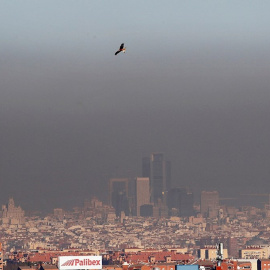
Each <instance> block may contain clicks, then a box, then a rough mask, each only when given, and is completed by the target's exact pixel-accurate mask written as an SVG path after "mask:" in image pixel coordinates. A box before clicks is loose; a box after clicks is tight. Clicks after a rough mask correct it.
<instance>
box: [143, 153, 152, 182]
mask: <svg viewBox="0 0 270 270" xmlns="http://www.w3.org/2000/svg"><path fill="white" fill-rule="evenodd" d="M142 177H149V178H150V157H143V159H142Z"/></svg>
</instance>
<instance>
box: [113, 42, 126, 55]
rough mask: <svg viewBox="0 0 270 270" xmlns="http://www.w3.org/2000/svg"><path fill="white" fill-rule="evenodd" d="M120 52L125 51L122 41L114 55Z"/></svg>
mask: <svg viewBox="0 0 270 270" xmlns="http://www.w3.org/2000/svg"><path fill="white" fill-rule="evenodd" d="M120 52H123V53H125V52H126V48H124V43H122V44H121V45H120V48H119V50H118V51H117V52H116V53H115V55H117V54H118V53H120Z"/></svg>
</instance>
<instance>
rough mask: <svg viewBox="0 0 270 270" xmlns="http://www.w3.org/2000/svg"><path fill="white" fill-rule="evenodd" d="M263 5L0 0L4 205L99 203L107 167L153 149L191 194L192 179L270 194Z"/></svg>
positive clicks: (137, 171)
mask: <svg viewBox="0 0 270 270" xmlns="http://www.w3.org/2000/svg"><path fill="white" fill-rule="evenodd" d="M269 8H270V3H269V2H267V1H260V2H250V3H248V2H247V1H243V0H240V1H238V2H237V3H236V2H235V1H233V0H229V1H226V2H224V3H221V2H216V1H210V0H207V1H203V2H202V1H199V0H192V1H183V2H182V1H176V0H172V1H170V4H168V3H165V2H164V1H159V0H157V1H153V0H150V1H147V2H145V1H141V0H136V1H133V0H132V1H129V2H127V3H125V5H115V3H114V2H112V3H110V2H106V1H104V0H101V1H85V0H78V1H64V0H47V1H38V2H33V1H28V0H26V1H23V2H21V1H18V0H14V1H3V2H2V3H1V8H0V23H1V46H0V147H1V151H0V184H1V188H0V203H1V204H3V203H5V202H6V201H7V200H8V198H9V197H14V198H15V200H16V201H17V202H18V204H19V205H21V206H22V207H23V208H24V209H32V210H37V209H40V210H41V211H50V210H51V209H53V208H70V207H73V206H74V205H78V204H79V203H80V202H81V201H82V198H86V199H87V198H89V197H91V196H93V195H97V196H98V197H100V198H101V199H102V200H103V201H105V200H106V198H105V197H106V196H107V190H106V192H105V191H104V187H107V184H108V179H110V178H121V177H127V178H129V177H140V176H141V173H142V172H141V160H142V158H143V157H145V156H149V155H150V154H151V153H155V152H157V153H159V152H162V153H164V155H165V159H166V160H170V162H171V179H172V181H171V186H172V187H189V188H192V191H193V193H194V198H195V199H196V201H198V200H199V194H200V192H201V190H218V191H219V193H220V197H221V198H235V197H237V196H239V195H240V194H251V193H254V194H266V193H269V192H270V181H269V180H270V170H269V164H270V140H269V138H270V126H269V115H270V106H269V104H270V92H269V85H270V77H269V70H270V46H269V44H270V28H269V27H268V25H269V24H270V17H269V14H268V10H269ZM121 43H124V44H125V47H126V52H125V54H124V53H121V54H118V55H117V56H115V51H116V50H117V49H118V48H119V45H120V44H121ZM241 196H243V195H241ZM243 200H244V198H243ZM250 200H251V201H250V203H254V204H255V203H256V204H258V205H259V206H261V204H262V203H263V202H264V200H265V197H264V196H258V197H256V196H250ZM226 203H233V200H230V201H229V200H227V201H226Z"/></svg>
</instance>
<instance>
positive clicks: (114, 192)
mask: <svg viewBox="0 0 270 270" xmlns="http://www.w3.org/2000/svg"><path fill="white" fill-rule="evenodd" d="M128 182H129V179H128V178H111V179H110V180H109V203H110V205H111V206H113V207H114V209H115V213H116V215H117V216H118V217H120V214H121V211H124V213H125V215H127V216H128V215H129V212H130V210H129V202H128V198H129V194H128Z"/></svg>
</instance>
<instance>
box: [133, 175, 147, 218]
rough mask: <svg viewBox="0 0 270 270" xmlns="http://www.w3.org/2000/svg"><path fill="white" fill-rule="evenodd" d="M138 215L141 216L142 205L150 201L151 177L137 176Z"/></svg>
mask: <svg viewBox="0 0 270 270" xmlns="http://www.w3.org/2000/svg"><path fill="white" fill-rule="evenodd" d="M135 182H136V200H135V202H136V215H137V216H140V215H141V213H140V208H141V206H142V205H145V204H149V203H150V188H149V187H150V186H149V177H137V178H136V180H135Z"/></svg>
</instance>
